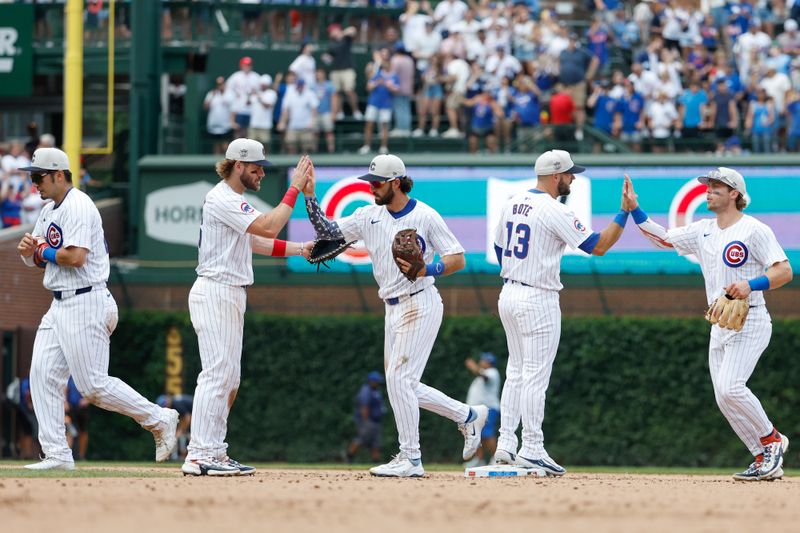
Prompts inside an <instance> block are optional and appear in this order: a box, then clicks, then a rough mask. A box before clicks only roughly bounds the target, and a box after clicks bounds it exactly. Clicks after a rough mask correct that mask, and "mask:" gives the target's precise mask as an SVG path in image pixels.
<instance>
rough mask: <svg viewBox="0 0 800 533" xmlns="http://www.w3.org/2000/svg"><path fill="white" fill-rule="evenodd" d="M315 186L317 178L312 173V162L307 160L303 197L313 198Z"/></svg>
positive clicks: (309, 159)
mask: <svg viewBox="0 0 800 533" xmlns="http://www.w3.org/2000/svg"><path fill="white" fill-rule="evenodd" d="M316 186H317V177H316V174H315V172H314V162H313V161H311V158H310V157H309V158H308V181H306V186H305V187H303V195H304V196H306V197H310V196H314V190H315V188H316Z"/></svg>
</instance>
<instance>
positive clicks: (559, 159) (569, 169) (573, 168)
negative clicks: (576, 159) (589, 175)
mask: <svg viewBox="0 0 800 533" xmlns="http://www.w3.org/2000/svg"><path fill="white" fill-rule="evenodd" d="M534 170H535V171H536V175H537V176H549V175H550V174H561V173H564V174H581V173H583V172H586V168H585V167H582V166H580V165H576V164H575V163H573V162H572V157H570V155H569V152H567V151H566V150H549V151H547V152H545V153H543V154H542V155H540V156H539V157H538V158H537V159H536V164H535V165H534Z"/></svg>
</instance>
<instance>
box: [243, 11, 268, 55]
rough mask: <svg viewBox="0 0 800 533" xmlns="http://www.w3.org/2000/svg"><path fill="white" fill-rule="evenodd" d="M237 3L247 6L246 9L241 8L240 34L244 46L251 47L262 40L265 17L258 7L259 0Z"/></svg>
mask: <svg viewBox="0 0 800 533" xmlns="http://www.w3.org/2000/svg"><path fill="white" fill-rule="evenodd" d="M239 3H240V4H247V7H243V8H241V14H242V26H241V33H242V39H244V44H245V45H246V46H252V45H254V44H256V43H261V42H262V40H263V38H264V15H265V12H264V11H263V10H262V9H261V7H260V6H258V4H260V3H261V0H239Z"/></svg>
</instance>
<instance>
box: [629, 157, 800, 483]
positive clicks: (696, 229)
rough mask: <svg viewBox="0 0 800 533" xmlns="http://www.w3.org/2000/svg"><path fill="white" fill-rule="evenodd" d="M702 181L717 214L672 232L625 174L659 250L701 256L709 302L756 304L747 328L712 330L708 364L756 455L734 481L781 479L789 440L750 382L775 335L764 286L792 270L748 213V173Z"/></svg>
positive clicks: (778, 282) (718, 173)
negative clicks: (726, 298)
mask: <svg viewBox="0 0 800 533" xmlns="http://www.w3.org/2000/svg"><path fill="white" fill-rule="evenodd" d="M697 179H698V181H700V182H701V183H704V184H707V185H708V192H707V195H706V201H707V202H708V209H709V211H712V212H713V213H715V214H716V218H706V219H702V220H698V221H696V222H692V223H691V224H688V225H686V226H681V227H679V228H672V229H670V230H666V229H664V228H663V227H662V226H660V225H659V224H657V223H656V222H654V221H653V220H652V219H651V218H649V217H648V216H647V214H645V212H644V211H642V209H641V208H640V207H639V204H638V201H637V200H636V194H635V192H634V190H633V184H632V183H631V181H630V178H628V176H625V186H626V187H627V188H628V191H629V192H628V195H629V196H630V197H631V199H632V202H633V203H632V207H633V208H634V209H633V210H632V211H631V216H632V217H633V220H634V221H635V222H636V224H637V225H638V226H639V229H640V230H641V232H642V233H643V234H644V236H645V237H647V238H648V239H649V240H650V241H652V242H653V243H654V244H655V245H656V246H657V247H659V248H673V249H674V250H675V251H676V252H678V254H680V255H688V254H693V255H694V256H695V257H697V260H698V261H699V262H700V268H701V270H702V272H703V276H704V277H705V284H706V298H707V300H708V302H709V305H710V304H711V303H712V302H714V301H715V300H716V299H717V298H718V297H719V296H722V295H723V294H728V295H730V296H731V297H733V298H738V299H743V298H747V299H749V305H750V309H749V313H748V315H747V320H746V322H745V324H744V327H743V328H742V329H741V331H734V330H731V329H723V328H721V327H720V326H719V324H715V325H713V326H712V327H711V341H710V343H709V350H708V366H709V370H710V372H711V383H712V384H713V386H714V396H715V397H716V400H717V405H718V406H719V409H720V411H722V414H723V415H725V418H726V419H727V420H728V422H729V423H730V425H731V427H732V428H733V430H734V431H735V432H736V434H737V435H738V436H739V438H740V439H741V440H742V442H744V444H745V446H747V448H748V449H749V450H750V453H752V454H753V457H755V459H754V460H753V462H752V464H750V466H749V467H747V469H745V470H744V471H742V472H739V473H736V474H734V475H733V478H734V479H736V480H740V481H760V480H773V479H780V478H781V477H783V468H782V466H783V456H784V454H785V453H786V450H787V448H788V447H789V439H787V438H786V436H785V435H782V434H780V433H779V432H778V430H777V429H775V426H774V425H773V424H772V422H771V421H770V419H769V417H767V414H766V413H765V412H764V408H763V407H762V405H761V402H759V401H758V398H756V396H755V395H754V394H753V392H752V391H751V390H750V389H749V388H748V387H747V380H748V379H750V375H751V374H752V373H753V370H754V369H755V367H756V364H757V363H758V359H759V358H760V357H761V354H762V353H763V352H764V350H765V349H766V348H767V345H768V344H769V339H770V337H771V336H772V321H771V319H770V316H769V312H767V307H766V303H765V301H764V291H767V290H770V289H777V288H778V287H782V286H783V285H786V284H787V283H789V282H790V281H791V280H792V267H791V265H790V264H789V260H788V258H787V257H786V253H785V252H784V251H783V249H782V248H781V246H780V244H778V241H777V239H776V238H775V234H774V233H773V232H772V230H771V229H770V228H769V227H768V226H767V225H765V224H764V223H763V222H760V221H759V220H757V219H755V218H753V217H751V216H749V215H745V214H744V213H742V210H743V209H744V208H745V207H746V206H747V203H748V201H747V198H746V194H747V189H746V186H745V182H744V177H742V175H741V174H740V173H739V172H737V171H736V170H733V169H731V168H725V167H719V168H717V169H714V170H712V171H711V172H709V173H708V174H707V175H705V176H700V177H698V178H697Z"/></svg>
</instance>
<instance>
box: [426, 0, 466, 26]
mask: <svg viewBox="0 0 800 533" xmlns="http://www.w3.org/2000/svg"><path fill="white" fill-rule="evenodd" d="M468 9H469V6H468V5H467V4H465V3H464V2H462V1H461V0H444V1H442V2H439V3H438V4H437V5H436V9H435V10H434V11H433V20H435V21H436V24H437V27H436V29H437V30H438V31H442V30H444V31H450V28H452V26H453V25H454V24H456V23H458V22H460V21H462V20H464V13H466V12H467V10H468Z"/></svg>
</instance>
